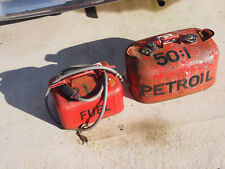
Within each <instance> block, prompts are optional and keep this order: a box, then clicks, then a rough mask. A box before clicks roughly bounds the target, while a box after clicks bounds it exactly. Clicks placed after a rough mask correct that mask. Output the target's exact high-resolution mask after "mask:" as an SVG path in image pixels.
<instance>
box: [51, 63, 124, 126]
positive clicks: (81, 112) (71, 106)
mask: <svg viewBox="0 0 225 169" xmlns="http://www.w3.org/2000/svg"><path fill="white" fill-rule="evenodd" d="M101 65H103V66H106V67H110V66H109V64H108V63H107V62H101ZM55 78H56V77H53V78H52V79H51V80H50V84H51V83H52V81H54V80H55ZM107 78H108V91H107V92H108V97H107V103H106V108H105V112H104V114H103V117H102V118H105V117H108V116H111V115H114V114H117V113H119V112H121V111H122V110H123V108H124V102H123V88H122V84H121V82H120V80H119V79H118V78H117V77H116V76H115V75H114V74H112V73H110V72H107ZM60 83H66V84H67V85H68V86H69V87H71V88H72V89H73V91H74V92H76V93H77V94H78V95H79V96H80V97H83V98H91V97H93V96H94V95H96V93H97V92H98V91H99V90H100V83H101V79H100V78H99V72H98V71H93V70H92V71H86V72H83V73H79V74H75V75H71V76H69V77H67V78H65V79H63V80H62V81H61V82H58V84H60ZM55 86H57V84H54V85H52V89H51V94H52V98H53V102H54V105H55V107H56V110H57V112H58V116H59V119H60V122H61V125H62V126H63V127H64V128H65V129H76V128H78V127H79V126H80V125H81V124H84V123H93V122H95V121H96V120H97V118H98V116H99V115H100V113H101V110H102V106H103V97H102V96H100V97H98V98H97V99H95V100H93V101H91V102H81V101H76V100H70V99H68V98H66V97H65V95H64V93H63V92H62V90H60V86H58V87H55ZM50 88H51V86H50Z"/></svg>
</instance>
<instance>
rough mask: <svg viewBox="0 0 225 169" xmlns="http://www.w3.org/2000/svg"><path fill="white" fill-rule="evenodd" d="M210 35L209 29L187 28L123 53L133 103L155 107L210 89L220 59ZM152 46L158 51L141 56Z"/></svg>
mask: <svg viewBox="0 0 225 169" xmlns="http://www.w3.org/2000/svg"><path fill="white" fill-rule="evenodd" d="M213 35H214V32H213V31H212V30H210V29H204V30H201V29H198V28H189V29H184V30H179V31H175V32H170V33H166V34H162V35H157V36H153V37H150V38H147V39H144V40H140V41H137V42H134V43H132V44H131V45H130V46H129V48H128V49H127V53H126V68H127V77H128V80H129V82H130V84H131V85H130V89H131V92H132V94H133V96H134V97H135V99H136V100H138V101H140V102H143V103H154V102H159V101H163V100H168V99H172V98H176V97H180V96H184V95H187V94H191V93H195V92H198V91H201V90H204V89H207V88H208V87H210V86H212V85H213V83H214V82H215V79H216V70H217V63H218V58H219V50H218V47H217V45H216V43H215V42H214V41H213V39H212V38H211V37H212V36H213ZM152 42H154V43H156V44H157V49H156V50H155V51H154V52H151V53H147V54H146V53H144V52H142V50H141V49H143V48H148V47H147V44H149V43H152Z"/></svg>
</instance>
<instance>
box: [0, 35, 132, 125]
mask: <svg viewBox="0 0 225 169" xmlns="http://www.w3.org/2000/svg"><path fill="white" fill-rule="evenodd" d="M131 42H132V41H131V40H128V39H122V38H109V39H103V40H98V41H93V42H89V43H85V44H81V45H78V46H73V47H69V48H66V49H62V50H60V51H59V52H58V53H57V54H48V55H46V56H45V60H46V61H48V62H50V64H49V65H47V66H43V67H24V68H21V69H16V70H11V71H7V72H3V73H1V74H0V91H1V92H2V93H3V94H4V96H5V99H6V101H7V103H8V104H10V105H11V106H13V107H15V108H17V109H20V110H22V111H24V112H26V113H28V114H31V115H33V116H35V117H37V118H39V119H41V120H44V121H46V122H48V123H51V124H53V125H56V124H54V122H53V121H52V120H51V118H50V117H49V115H48V114H47V111H46V109H45V106H44V95H45V92H46V89H47V86H48V81H49V79H50V78H51V77H52V76H55V75H56V73H58V72H59V71H61V70H62V69H64V68H66V67H68V66H72V65H76V64H83V63H96V62H99V61H107V62H109V63H110V64H114V65H116V69H117V70H118V71H119V72H120V73H121V74H122V75H125V74H126V72H125V57H124V54H125V51H126V48H127V47H128V45H129V44H130V43H131ZM52 107H53V106H52Z"/></svg>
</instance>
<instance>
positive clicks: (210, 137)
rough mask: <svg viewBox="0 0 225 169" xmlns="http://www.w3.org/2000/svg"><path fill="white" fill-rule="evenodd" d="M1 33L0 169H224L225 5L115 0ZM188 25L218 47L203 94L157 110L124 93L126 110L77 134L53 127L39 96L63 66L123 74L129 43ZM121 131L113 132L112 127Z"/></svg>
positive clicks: (221, 2)
mask: <svg viewBox="0 0 225 169" xmlns="http://www.w3.org/2000/svg"><path fill="white" fill-rule="evenodd" d="M97 10H98V14H99V18H98V19H91V18H87V17H86V16H85V14H84V12H83V10H76V11H71V12H68V13H65V14H62V15H59V16H52V17H44V18H40V19H35V20H30V21H26V22H21V23H16V24H10V25H3V26H0V51H1V54H0V59H1V60H0V72H1V73H0V79H1V81H0V84H1V86H0V91H1V92H0V106H1V107H0V117H1V118H0V119H1V123H0V135H1V137H0V168H2V169H31V168H32V169H41V168H46V169H62V168H67V169H70V168H73V169H74V168H76V169H82V168H95V169H98V168H101V169H102V168H107V169H110V168H121V169H122V168H131V169H132V168H134V169H136V168H140V169H145V168H146V169H150V168H155V169H156V168H157V169H161V168H165V169H167V168H171V169H177V168H186V169H192V168H193V169H195V168H196V169H199V168H202V169H218V168H220V169H222V168H225V109H224V103H225V101H224V100H225V84H224V79H225V74H224V72H225V66H224V64H225V58H224V53H225V39H224V27H225V22H224V21H225V2H224V0H217V1H211V0H203V1H196V0H189V1H185V0H168V1H167V6H165V7H164V8H159V7H157V5H156V3H155V2H154V1H151V0H142V1H140V0H121V1H119V2H117V3H112V4H106V5H102V6H99V7H98V8H97ZM188 27H199V28H211V29H212V30H214V31H215V36H214V40H215V41H216V42H217V44H218V46H219V49H220V59H219V64H218V72H217V81H216V83H215V84H214V85H213V86H212V87H211V88H209V89H208V90H205V91H202V92H199V93H196V94H193V95H189V96H185V97H182V98H178V99H174V100H170V101H165V102H161V103H156V104H141V103H138V102H136V101H134V100H133V99H132V97H131V96H130V94H129V91H127V90H126V92H125V97H124V99H125V109H124V111H123V112H121V113H120V114H118V115H115V116H112V117H110V118H107V119H104V120H102V121H101V122H100V123H99V125H98V126H97V127H96V128H94V129H93V130H90V131H89V132H87V133H86V135H87V136H88V138H89V143H88V145H85V146H82V145H81V144H80V142H79V139H78V138H77V136H76V135H75V133H74V132H73V131H66V130H61V129H59V128H57V127H56V126H55V125H54V123H53V122H52V121H51V119H50V117H49V116H48V115H47V113H46V110H45V107H44V102H43V97H44V93H45V90H46V87H47V83H48V80H49V78H50V77H51V76H53V75H55V73H56V72H58V71H59V70H61V69H62V68H65V67H67V66H69V65H74V64H80V63H94V62H97V61H101V60H106V61H110V63H112V64H115V65H118V70H119V71H120V72H122V73H123V74H124V73H125V69H124V51H125V48H126V47H127V45H128V44H129V43H130V42H131V41H133V40H139V39H142V38H145V37H149V36H153V35H156V34H160V33H164V32H169V31H173V30H178V29H182V28H188ZM121 128H122V129H123V130H122V131H121V130H120V129H121Z"/></svg>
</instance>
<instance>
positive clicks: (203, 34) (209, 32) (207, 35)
mask: <svg viewBox="0 0 225 169" xmlns="http://www.w3.org/2000/svg"><path fill="white" fill-rule="evenodd" d="M196 32H197V33H198V35H199V36H200V38H201V39H202V41H206V40H208V39H210V38H211V37H213V36H214V34H215V33H214V31H212V30H211V29H203V30H201V31H196Z"/></svg>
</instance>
